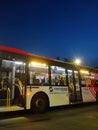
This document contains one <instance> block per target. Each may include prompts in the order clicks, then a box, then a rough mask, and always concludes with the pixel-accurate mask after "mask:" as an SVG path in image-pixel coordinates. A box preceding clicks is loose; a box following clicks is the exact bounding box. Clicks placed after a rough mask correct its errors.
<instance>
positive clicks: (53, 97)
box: [26, 86, 69, 109]
mask: <svg viewBox="0 0 98 130" xmlns="http://www.w3.org/2000/svg"><path fill="white" fill-rule="evenodd" d="M38 92H44V93H46V95H47V96H48V98H49V106H50V107H52V106H61V105H67V104H69V92H68V87H62V86H40V87H39V86H38V87H34V88H33V87H32V88H31V89H30V86H28V87H27V92H26V94H27V96H26V109H30V104H31V100H32V97H33V96H34V95H35V94H36V93H38Z"/></svg>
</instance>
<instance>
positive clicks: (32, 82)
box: [0, 46, 98, 113]
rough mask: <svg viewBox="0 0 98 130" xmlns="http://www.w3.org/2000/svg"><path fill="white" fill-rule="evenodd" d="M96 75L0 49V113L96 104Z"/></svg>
mask: <svg viewBox="0 0 98 130" xmlns="http://www.w3.org/2000/svg"><path fill="white" fill-rule="evenodd" d="M97 73H98V71H97V69H94V68H88V67H84V66H79V67H78V66H76V65H74V64H70V63H66V62H64V61H60V60H56V59H52V58H47V57H43V56H39V55H35V54H31V53H28V52H26V51H23V50H20V49H16V48H12V47H8V46H0V112H4V111H16V110H23V109H26V110H27V109H31V110H32V112H38V113H39V112H44V111H46V110H48V108H49V107H54V106H62V105H70V104H77V103H83V102H93V101H94V102H95V101H96V92H97V91H98V89H97V87H98V82H97V81H98V80H97V79H98V74H97Z"/></svg>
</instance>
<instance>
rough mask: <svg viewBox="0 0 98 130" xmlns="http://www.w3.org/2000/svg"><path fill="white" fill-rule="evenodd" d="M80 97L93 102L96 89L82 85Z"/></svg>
mask: <svg viewBox="0 0 98 130" xmlns="http://www.w3.org/2000/svg"><path fill="white" fill-rule="evenodd" d="M81 89H82V98H83V102H95V101H96V91H95V90H94V88H93V87H82V88H81Z"/></svg>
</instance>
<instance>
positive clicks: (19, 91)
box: [12, 77, 23, 105]
mask: <svg viewBox="0 0 98 130" xmlns="http://www.w3.org/2000/svg"><path fill="white" fill-rule="evenodd" d="M22 96H23V85H22V82H21V80H20V79H19V78H18V77H16V78H15V83H14V99H13V102H12V105H18V104H21V103H22V100H23V97H22Z"/></svg>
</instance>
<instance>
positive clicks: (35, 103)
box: [31, 93, 49, 113]
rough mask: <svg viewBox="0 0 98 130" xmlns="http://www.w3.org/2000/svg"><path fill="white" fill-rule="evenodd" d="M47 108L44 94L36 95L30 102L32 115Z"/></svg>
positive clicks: (46, 99) (47, 104)
mask: <svg viewBox="0 0 98 130" xmlns="http://www.w3.org/2000/svg"><path fill="white" fill-rule="evenodd" d="M48 107H49V103H48V98H47V96H46V95H45V94H41V93H40V94H36V95H35V96H34V97H33V98H32V101H31V110H32V112H34V113H43V112H45V111H46V110H47V109H48Z"/></svg>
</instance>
